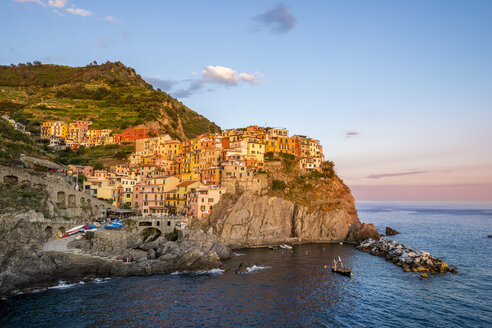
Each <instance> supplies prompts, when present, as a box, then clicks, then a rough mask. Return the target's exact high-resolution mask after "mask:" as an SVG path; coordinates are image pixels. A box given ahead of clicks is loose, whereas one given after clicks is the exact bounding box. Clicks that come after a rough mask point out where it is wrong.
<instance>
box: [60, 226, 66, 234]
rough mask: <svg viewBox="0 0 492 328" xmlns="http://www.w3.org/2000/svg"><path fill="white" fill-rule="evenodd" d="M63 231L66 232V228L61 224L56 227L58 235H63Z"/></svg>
mask: <svg viewBox="0 0 492 328" xmlns="http://www.w3.org/2000/svg"><path fill="white" fill-rule="evenodd" d="M65 232H66V229H65V227H64V226H61V227H59V228H58V235H59V236H60V237H61V236H64V235H65Z"/></svg>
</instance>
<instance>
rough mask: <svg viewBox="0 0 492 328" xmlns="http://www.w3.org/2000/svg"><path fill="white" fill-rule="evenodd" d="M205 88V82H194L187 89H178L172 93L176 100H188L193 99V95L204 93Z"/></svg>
mask: <svg viewBox="0 0 492 328" xmlns="http://www.w3.org/2000/svg"><path fill="white" fill-rule="evenodd" d="M204 87H205V84H204V83H203V81H201V80H194V81H192V82H191V83H190V85H189V86H188V87H187V88H183V89H178V90H176V91H174V92H171V93H172V95H173V96H174V97H176V98H188V97H191V96H192V95H193V94H195V93H197V92H199V91H202V90H203V88H204Z"/></svg>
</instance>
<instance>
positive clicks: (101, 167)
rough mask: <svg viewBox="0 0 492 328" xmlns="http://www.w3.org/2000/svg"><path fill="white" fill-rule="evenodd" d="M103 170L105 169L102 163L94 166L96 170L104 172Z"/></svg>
mask: <svg viewBox="0 0 492 328" xmlns="http://www.w3.org/2000/svg"><path fill="white" fill-rule="evenodd" d="M102 169H103V165H102V164H101V163H100V162H97V163H96V164H94V170H102Z"/></svg>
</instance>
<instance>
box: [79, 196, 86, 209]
mask: <svg viewBox="0 0 492 328" xmlns="http://www.w3.org/2000/svg"><path fill="white" fill-rule="evenodd" d="M84 206H85V198H84V197H81V198H80V207H84Z"/></svg>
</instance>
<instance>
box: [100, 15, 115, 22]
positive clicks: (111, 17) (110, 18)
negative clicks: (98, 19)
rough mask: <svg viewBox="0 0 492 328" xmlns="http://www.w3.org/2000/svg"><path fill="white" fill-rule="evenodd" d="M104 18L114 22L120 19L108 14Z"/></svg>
mask: <svg viewBox="0 0 492 328" xmlns="http://www.w3.org/2000/svg"><path fill="white" fill-rule="evenodd" d="M103 20H105V21H108V22H113V23H118V22H119V19H116V18H115V17H114V16H111V15H109V16H106V17H104V18H103Z"/></svg>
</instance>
